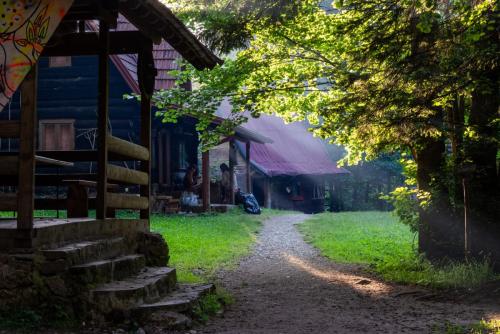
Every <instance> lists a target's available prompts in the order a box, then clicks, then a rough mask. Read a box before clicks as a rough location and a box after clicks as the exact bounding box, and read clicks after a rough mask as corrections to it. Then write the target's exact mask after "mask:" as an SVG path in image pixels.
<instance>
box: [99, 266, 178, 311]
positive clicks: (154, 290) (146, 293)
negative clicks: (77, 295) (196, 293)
mask: <svg viewBox="0 0 500 334" xmlns="http://www.w3.org/2000/svg"><path fill="white" fill-rule="evenodd" d="M176 283H177V276H176V272H175V269H174V268H167V267H146V268H144V269H143V270H142V271H141V272H140V273H139V274H137V275H135V276H133V277H129V278H127V279H124V280H121V281H115V282H111V283H106V284H102V285H100V286H97V287H96V288H95V289H93V290H91V291H90V298H91V301H92V303H93V304H94V306H95V307H96V309H98V310H99V311H100V312H102V313H104V314H109V313H111V312H113V311H125V310H130V309H132V308H135V307H137V306H138V305H141V304H145V303H155V302H157V301H159V300H161V298H163V297H165V296H166V295H167V293H169V292H170V291H172V290H173V289H174V288H175V286H176Z"/></svg>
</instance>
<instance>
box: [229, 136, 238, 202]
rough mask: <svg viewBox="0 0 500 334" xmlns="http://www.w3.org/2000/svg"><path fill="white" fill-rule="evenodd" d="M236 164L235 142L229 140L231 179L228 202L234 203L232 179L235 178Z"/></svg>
mask: <svg viewBox="0 0 500 334" xmlns="http://www.w3.org/2000/svg"><path fill="white" fill-rule="evenodd" d="M235 166H236V150H235V142H234V140H231V141H230V142H229V173H230V174H231V179H230V180H229V184H230V186H229V188H230V189H229V198H230V203H229V204H233V205H234V186H235V184H234V180H235V178H236V177H235V171H234V167H235Z"/></svg>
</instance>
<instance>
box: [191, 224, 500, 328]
mask: <svg viewBox="0 0 500 334" xmlns="http://www.w3.org/2000/svg"><path fill="white" fill-rule="evenodd" d="M306 217H307V216H304V215H287V216H279V217H275V218H271V219H269V220H267V221H266V222H265V224H264V227H263V230H262V232H261V233H260V236H259V238H258V242H257V245H256V247H255V249H254V251H253V253H252V255H251V256H249V257H248V258H246V259H245V260H243V261H242V262H241V264H240V266H239V267H238V269H237V270H235V271H231V272H223V273H221V274H220V275H219V276H220V277H219V279H220V282H221V285H222V286H223V287H224V288H226V289H227V290H228V291H229V292H230V293H231V294H233V296H234V297H235V300H236V301H235V303H234V305H232V306H231V307H230V308H229V309H228V310H227V311H226V312H225V314H224V317H223V318H215V319H212V320H211V321H210V322H209V323H208V324H207V326H204V327H201V328H198V329H196V332H197V333H207V334H208V333H221V334H222V333H240V334H244V333H255V334H257V333H259V334H262V333H273V334H278V333H286V334H290V333H291V334H293V333H431V332H432V328H433V326H434V325H436V324H441V325H442V324H443V323H444V322H446V321H448V322H450V323H454V324H468V323H472V322H476V321H478V320H480V319H482V318H491V317H496V318H498V317H500V307H499V305H492V304H490V305H479V304H474V305H471V304H465V303H460V302H456V301H455V302H453V301H448V302H444V301H441V302H440V301H436V300H426V298H428V297H431V294H429V293H427V292H426V291H423V290H419V291H416V290H415V289H414V288H411V287H403V286H397V285H391V284H387V283H384V282H380V281H378V280H377V279H374V278H372V277H368V276H367V275H366V274H364V273H363V271H362V268H361V267H359V266H353V265H340V264H335V263H332V262H331V261H329V260H328V259H326V258H324V257H322V256H321V255H320V254H319V253H318V251H317V250H315V249H314V248H313V247H311V246H310V245H308V244H307V243H305V242H304V240H303V239H302V236H301V235H300V234H299V232H298V231H297V230H296V228H295V226H294V225H295V224H298V223H300V222H302V221H303V220H304V219H305V218H306Z"/></svg>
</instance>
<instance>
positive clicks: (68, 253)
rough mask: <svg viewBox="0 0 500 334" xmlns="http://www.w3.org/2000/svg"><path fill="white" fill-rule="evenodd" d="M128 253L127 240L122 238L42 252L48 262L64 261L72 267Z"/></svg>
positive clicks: (87, 242) (77, 244) (84, 242)
mask: <svg viewBox="0 0 500 334" xmlns="http://www.w3.org/2000/svg"><path fill="white" fill-rule="evenodd" d="M126 253H127V250H126V244H125V240H124V238H121V237H118V238H110V239H102V240H95V241H82V242H78V243H74V244H69V245H66V246H63V247H60V248H56V249H46V250H42V251H41V254H42V255H43V256H44V257H45V259H46V261H60V260H63V261H65V262H66V264H67V265H68V266H70V267H71V266H76V265H80V264H84V263H88V262H91V261H97V260H105V259H110V258H115V257H118V256H120V255H123V254H126Z"/></svg>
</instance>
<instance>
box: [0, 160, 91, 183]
mask: <svg viewBox="0 0 500 334" xmlns="http://www.w3.org/2000/svg"><path fill="white" fill-rule="evenodd" d="M0 165H1V162H0ZM0 170H1V167H0ZM17 173H18V171H16V175H17ZM70 179H71V180H78V179H83V180H97V175H96V174H59V175H56V174H37V175H36V178H35V185H36V186H53V185H54V184H58V183H59V182H61V181H63V180H70ZM18 183H19V180H18V178H17V177H12V175H2V173H0V185H2V186H17V185H18Z"/></svg>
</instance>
